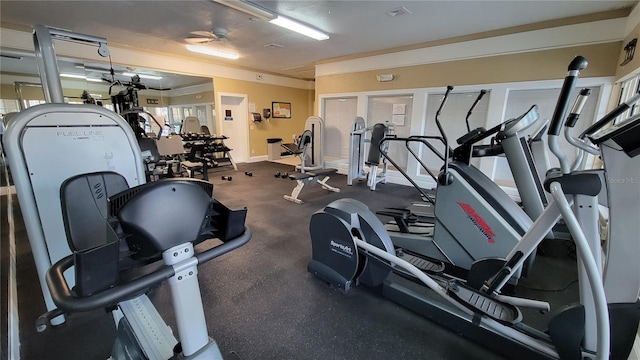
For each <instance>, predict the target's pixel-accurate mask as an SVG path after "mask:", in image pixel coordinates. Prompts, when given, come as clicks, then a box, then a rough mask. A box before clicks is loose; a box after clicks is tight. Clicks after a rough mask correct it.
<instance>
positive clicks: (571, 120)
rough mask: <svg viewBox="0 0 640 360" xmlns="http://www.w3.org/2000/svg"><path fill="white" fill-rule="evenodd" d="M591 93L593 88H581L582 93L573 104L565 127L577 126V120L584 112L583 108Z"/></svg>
mask: <svg viewBox="0 0 640 360" xmlns="http://www.w3.org/2000/svg"><path fill="white" fill-rule="evenodd" d="M589 95H591V89H587V88H585V89H582V90H580V94H578V97H577V98H576V102H575V103H574V104H573V107H572V108H571V112H570V113H569V116H567V121H565V123H564V126H565V127H569V128H572V127H574V126H576V122H577V121H578V118H580V113H582V109H583V108H584V104H586V103H587V98H588V97H589Z"/></svg>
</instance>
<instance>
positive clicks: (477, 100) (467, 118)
mask: <svg viewBox="0 0 640 360" xmlns="http://www.w3.org/2000/svg"><path fill="white" fill-rule="evenodd" d="M486 93H487V90H485V89H482V90H480V94H478V97H477V98H476V101H474V102H473V105H471V108H470V109H469V111H468V112H467V117H466V118H465V119H464V121H465V122H466V124H467V132H471V127H469V118H470V117H471V113H472V112H473V109H475V107H476V105H478V102H480V99H482V97H483V96H484V94H486Z"/></svg>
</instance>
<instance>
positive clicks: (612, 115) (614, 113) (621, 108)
mask: <svg viewBox="0 0 640 360" xmlns="http://www.w3.org/2000/svg"><path fill="white" fill-rule="evenodd" d="M638 100H640V93H637V94H635V95H634V96H633V97H632V98H631V99H629V100H627V101H625V102H623V103H622V104H620V105H618V106H616V107H615V109H613V110H611V111H609V113H608V114H606V115H605V116H603V117H602V118H601V119H600V120H598V121H596V122H595V123H594V124H593V125H591V126H589V127H588V128H587V129H586V130H585V131H583V132H582V134H580V136H579V138H580V139H584V138H585V137H587V136H590V135H593V134H594V133H596V132H598V131H599V130H600V129H602V128H603V127H605V126H606V125H607V124H609V123H610V122H612V121H613V120H615V119H616V118H617V117H618V116H620V115H622V113H624V112H625V111H627V110H629V109H631V107H632V106H633V104H635V103H637V102H638Z"/></svg>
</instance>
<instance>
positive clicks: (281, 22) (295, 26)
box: [212, 0, 329, 40]
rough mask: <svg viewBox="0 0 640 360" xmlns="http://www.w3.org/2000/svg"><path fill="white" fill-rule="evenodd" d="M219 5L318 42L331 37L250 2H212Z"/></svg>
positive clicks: (242, 0)
mask: <svg viewBox="0 0 640 360" xmlns="http://www.w3.org/2000/svg"><path fill="white" fill-rule="evenodd" d="M212 1H213V2H216V3H218V4H222V5H224V6H227V7H230V8H232V9H235V10H238V11H241V12H243V13H245V14H247V15H250V16H253V17H256V18H258V19H263V20H266V21H268V22H270V23H272V24H275V25H278V26H282V27H283V28H286V29H289V30H292V31H295V32H297V33H299V34H302V35H306V36H308V37H310V38H313V39H316V40H327V39H328V38H329V35H327V34H325V33H323V32H321V31H319V30H316V29H314V28H311V27H309V26H307V25H303V24H301V23H299V22H297V21H295V20H292V19H289V18H286V17H283V16H280V15H278V14H276V13H274V12H272V11H270V10H267V9H265V8H263V7H262V6H260V5H256V4H254V3H252V2H250V1H245V0H212Z"/></svg>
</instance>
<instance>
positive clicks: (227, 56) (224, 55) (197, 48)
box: [187, 45, 240, 60]
mask: <svg viewBox="0 0 640 360" xmlns="http://www.w3.org/2000/svg"><path fill="white" fill-rule="evenodd" d="M187 50H189V51H193V52H197V53H200V54H206V55H212V56H218V57H221V58H225V59H231V60H236V59H238V58H240V55H238V54H232V53H226V52H223V51H219V50H215V49H213V48H210V47H206V46H196V45H187Z"/></svg>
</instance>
